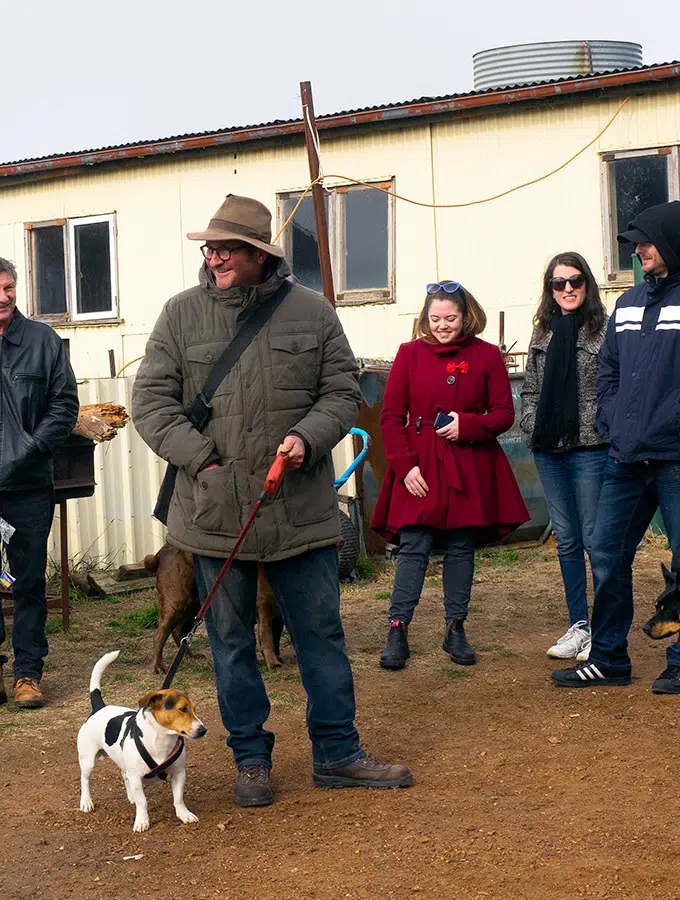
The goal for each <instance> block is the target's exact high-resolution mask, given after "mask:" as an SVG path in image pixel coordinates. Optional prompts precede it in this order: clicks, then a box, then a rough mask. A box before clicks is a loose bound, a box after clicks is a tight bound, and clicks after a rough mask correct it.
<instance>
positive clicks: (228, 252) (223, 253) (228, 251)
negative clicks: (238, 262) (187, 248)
mask: <svg viewBox="0 0 680 900" xmlns="http://www.w3.org/2000/svg"><path fill="white" fill-rule="evenodd" d="M247 246H248V245H247V244H239V245H238V247H209V246H208V245H207V244H201V246H200V247H199V250H200V251H201V253H202V254H203V256H205V258H206V259H212V255H213V253H216V254H217V256H218V258H219V259H221V260H222V262H229V260H230V259H231V257H232V254H234V253H236V251H237V250H243V249H244V248H245V247H247Z"/></svg>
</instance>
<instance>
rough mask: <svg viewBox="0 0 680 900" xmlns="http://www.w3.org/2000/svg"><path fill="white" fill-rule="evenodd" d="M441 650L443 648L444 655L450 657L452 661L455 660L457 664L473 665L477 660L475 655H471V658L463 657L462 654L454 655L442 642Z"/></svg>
mask: <svg viewBox="0 0 680 900" xmlns="http://www.w3.org/2000/svg"><path fill="white" fill-rule="evenodd" d="M442 650H443V651H444V653H446V655H447V656H449V657H450V658H451V660H452V661H453V662H455V663H456V665H458V666H474V665H475V663H476V662H477V657H476V656H473V657H472V659H469V658H463V657H462V656H454V655H453V653H451V651H450V650H449V649H448V647H447V646H446V644H445V643H444V644H442Z"/></svg>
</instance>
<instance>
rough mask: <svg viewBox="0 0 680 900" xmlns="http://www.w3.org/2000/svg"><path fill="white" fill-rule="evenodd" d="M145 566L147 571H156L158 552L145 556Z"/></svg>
mask: <svg viewBox="0 0 680 900" xmlns="http://www.w3.org/2000/svg"><path fill="white" fill-rule="evenodd" d="M144 568H145V569H146V571H147V572H155V571H156V569H157V568H158V554H157V553H150V554H149V555H148V556H145V557H144Z"/></svg>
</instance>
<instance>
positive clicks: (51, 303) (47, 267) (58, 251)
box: [31, 225, 66, 316]
mask: <svg viewBox="0 0 680 900" xmlns="http://www.w3.org/2000/svg"><path fill="white" fill-rule="evenodd" d="M31 241H32V245H33V246H32V250H33V300H34V304H35V313H36V315H38V316H49V315H58V314H62V315H63V314H64V313H65V312H66V269H65V261H64V229H63V227H62V226H61V225H50V226H49V227H48V228H34V229H33V230H32V231H31Z"/></svg>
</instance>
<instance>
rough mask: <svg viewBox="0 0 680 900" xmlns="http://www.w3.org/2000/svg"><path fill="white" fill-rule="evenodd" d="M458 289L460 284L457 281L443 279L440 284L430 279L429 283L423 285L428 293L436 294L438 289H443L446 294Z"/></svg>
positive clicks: (453, 292)
mask: <svg viewBox="0 0 680 900" xmlns="http://www.w3.org/2000/svg"><path fill="white" fill-rule="evenodd" d="M459 289H460V284H459V282H457V281H444V282H443V283H442V284H439V283H438V282H437V281H432V282H430V284H426V285H425V290H426V291H427V293H428V294H437V293H439V291H444V292H445V293H446V294H455V293H456V291H457V290H459Z"/></svg>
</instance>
